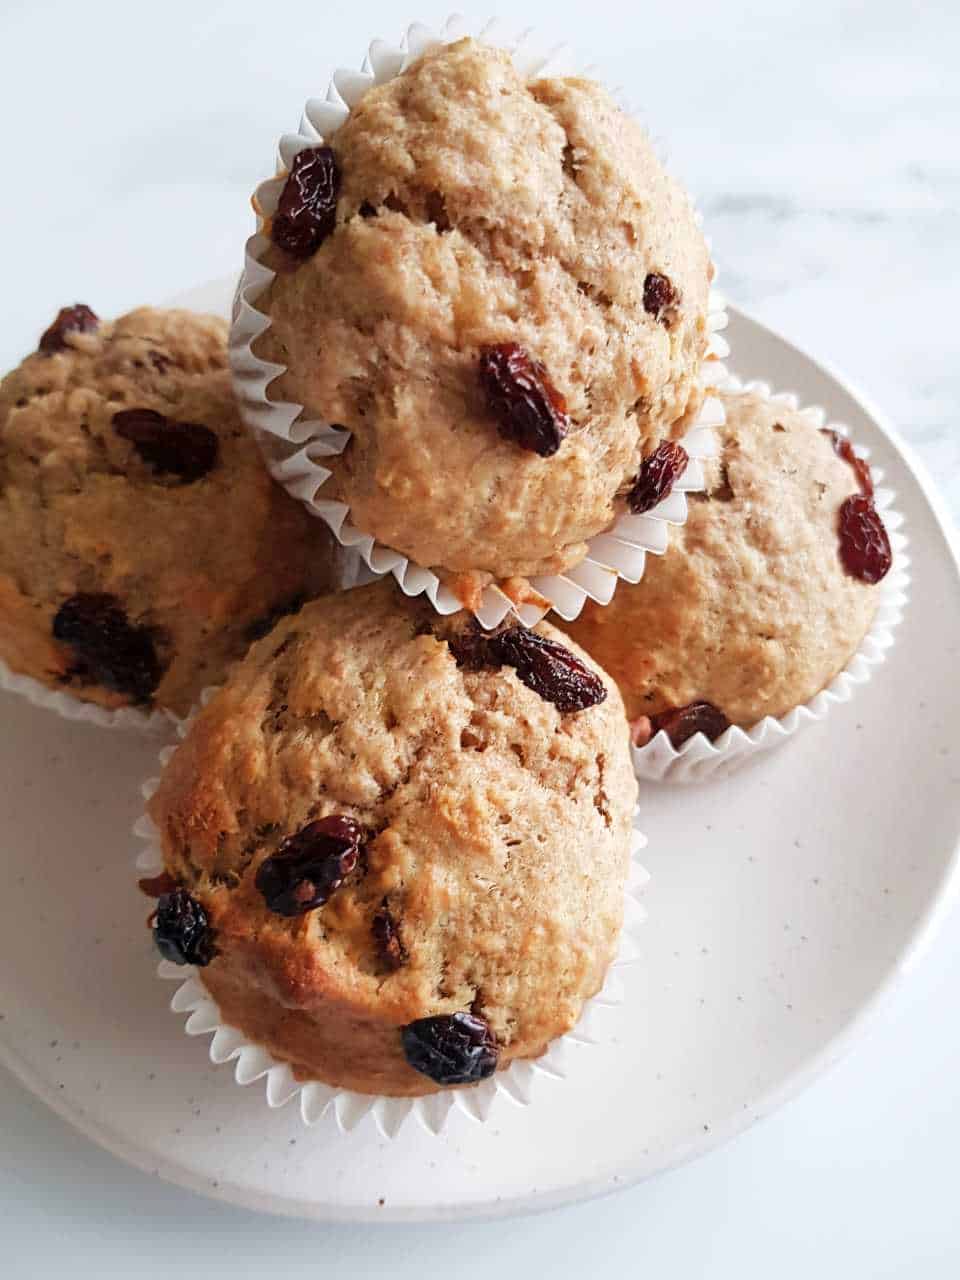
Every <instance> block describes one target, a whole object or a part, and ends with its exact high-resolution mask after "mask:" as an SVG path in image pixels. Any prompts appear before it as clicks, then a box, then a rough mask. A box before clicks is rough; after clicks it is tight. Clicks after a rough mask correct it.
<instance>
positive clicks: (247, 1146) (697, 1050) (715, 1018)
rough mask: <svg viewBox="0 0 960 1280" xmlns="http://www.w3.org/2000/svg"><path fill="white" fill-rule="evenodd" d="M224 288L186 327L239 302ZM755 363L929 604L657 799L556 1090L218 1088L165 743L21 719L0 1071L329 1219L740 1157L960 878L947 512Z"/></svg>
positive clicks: (831, 1053)
mask: <svg viewBox="0 0 960 1280" xmlns="http://www.w3.org/2000/svg"><path fill="white" fill-rule="evenodd" d="M228 295H229V287H228V285H225V284H221V285H219V286H212V287H211V288H209V289H203V290H198V291H197V292H196V293H194V294H192V295H190V297H189V298H188V299H186V300H181V301H185V302H186V303H187V305H193V306H197V307H205V308H211V309H213V308H217V309H222V308H224V307H225V306H226V305H227V304H228ZM730 337H731V343H732V346H733V349H734V351H735V352H736V353H737V363H736V368H737V372H739V373H740V374H741V375H742V376H744V377H750V378H753V377H762V378H765V379H766V380H768V381H769V382H771V383H772V384H773V385H774V386H777V387H785V388H790V389H792V390H794V391H796V392H797V393H798V394H799V395H800V396H801V398H802V399H803V401H804V402H805V403H807V404H817V403H819V404H823V405H824V406H826V408H827V409H828V410H829V411H830V413H831V414H832V415H833V416H835V417H836V418H838V419H840V420H841V421H843V422H846V423H847V424H848V425H849V426H850V428H851V430H852V431H853V433H854V435H855V438H856V439H857V440H858V441H862V442H863V443H864V444H867V445H869V446H871V447H872V449H873V450H874V457H875V459H876V461H877V462H878V463H879V465H881V466H883V467H884V469H885V470H886V473H887V483H889V484H890V485H891V486H892V487H893V488H895V489H896V490H897V491H898V494H899V503H898V505H899V507H900V509H901V510H902V511H903V512H904V514H905V515H906V517H907V531H908V533H909V535H910V540H911V553H912V558H913V586H912V601H911V606H910V608H909V610H908V611H907V616H906V618H905V620H904V623H903V627H902V631H901V633H900V636H899V640H898V643H897V645H896V647H895V649H894V650H893V653H892V655H891V657H890V659H889V661H888V663H887V665H886V666H885V667H884V668H883V669H882V670H881V671H880V672H878V674H877V676H876V677H875V678H874V680H873V681H872V682H871V684H870V685H869V686H867V687H866V688H865V689H863V690H862V692H861V693H860V694H859V695H858V697H857V698H856V700H855V701H854V702H853V703H852V704H851V705H849V706H846V707H840V708H837V709H836V710H835V711H834V713H833V714H832V715H831V716H830V718H829V720H828V722H827V723H825V724H822V725H818V726H814V727H812V728H810V729H809V730H808V731H807V732H806V733H805V734H803V735H801V736H800V737H799V738H797V739H796V741H794V742H792V743H790V744H789V745H788V746H786V747H784V748H783V750H780V751H777V752H772V753H770V755H769V756H768V757H762V756H761V757H758V759H757V761H756V763H754V764H752V765H750V766H749V767H747V768H746V769H745V770H744V772H742V773H740V774H737V775H736V776H735V777H733V778H730V779H729V780H725V781H720V782H715V783H711V784H708V785H705V786H702V787H690V788H684V789H678V788H660V789H657V788H656V787H652V786H651V787H646V788H645V789H644V791H643V794H642V797H641V799H642V805H643V826H644V829H645V830H646V832H647V833H648V835H649V837H650V845H649V849H648V851H647V855H646V856H645V862H646V865H647V866H648V868H649V870H650V871H651V873H652V876H653V879H652V881H651V884H650V886H649V889H648V892H647V896H646V901H647V905H648V908H649V912H650V919H649V922H648V924H647V926H646V929H645V933H644V938H643V942H642V948H643V956H642V963H641V964H640V965H637V966H634V967H633V968H632V969H631V970H630V971H629V973H628V974H627V976H626V979H625V981H626V983H627V1002H626V1005H625V1007H624V1009H623V1010H622V1011H621V1017H620V1020H619V1021H618V1023H617V1026H616V1028H615V1031H614V1034H613V1035H612V1037H611V1038H610V1039H608V1040H606V1041H605V1042H604V1043H602V1044H599V1045H584V1046H578V1047H576V1051H575V1052H574V1053H573V1054H572V1055H571V1058H570V1060H569V1072H568V1077H567V1079H566V1080H564V1081H552V1080H547V1081H545V1082H544V1087H543V1088H542V1089H541V1090H540V1091H539V1093H538V1096H537V1097H536V1099H535V1100H534V1102H533V1103H532V1104H531V1105H530V1106H528V1107H525V1108H519V1107H516V1108H515V1107H513V1106H511V1105H510V1104H509V1103H507V1104H505V1105H504V1106H503V1107H501V1108H499V1109H497V1110H496V1111H495V1112H494V1113H493V1114H492V1115H491V1118H490V1120H489V1121H488V1123H487V1124H485V1125H481V1124H478V1123H477V1122H475V1121H473V1120H471V1119H469V1118H468V1117H467V1116H466V1115H463V1114H460V1113H456V1114H454V1115H453V1116H452V1117H451V1122H450V1123H449V1124H448V1126H447V1128H446V1130H445V1131H444V1133H443V1134H442V1135H441V1136H440V1137H435V1136H432V1135H431V1134H428V1133H427V1132H425V1131H424V1130H422V1129H420V1128H418V1127H417V1126H405V1127H404V1129H403V1130H402V1131H401V1133H400V1135H399V1136H398V1137H397V1138H396V1139H394V1140H393V1141H387V1140H385V1139H383V1138H381V1137H380V1136H379V1135H378V1134H377V1131H376V1128H375V1127H374V1125H373V1123H372V1120H370V1118H369V1117H368V1118H367V1121H365V1122H364V1123H362V1124H360V1125H358V1126H357V1128H356V1129H355V1130H354V1131H353V1132H352V1133H350V1134H349V1135H341V1134H339V1133H338V1132H337V1131H336V1130H335V1128H334V1127H333V1120H332V1118H330V1119H329V1121H328V1122H324V1123H321V1124H320V1125H319V1126H318V1127H316V1128H314V1129H311V1130H307V1129H305V1128H304V1127H303V1125H302V1123H301V1120H300V1115H299V1112H298V1111H297V1110H296V1108H295V1107H292V1106H291V1107H286V1108H282V1109H280V1110H277V1111H269V1110H268V1109H267V1108H266V1106H265V1105H264V1100H263V1090H262V1088H260V1087H257V1086H253V1087H251V1088H248V1089H241V1088H238V1087H237V1085H236V1084H235V1083H234V1081H233V1078H232V1074H231V1071H230V1068H229V1067H227V1066H224V1067H220V1068H216V1067H213V1066H212V1065H211V1063H210V1061H209V1059H208V1058H207V1044H206V1040H205V1039H195V1040H190V1039H187V1038H186V1037H185V1036H184V1035H183V1033H182V1031H181V1028H180V1025H179V1019H177V1018H175V1017H174V1016H173V1015H172V1014H171V1013H170V1012H169V1011H168V1009H167V1007H166V1002H167V1000H168V998H169V997H168V994H167V992H166V990H165V988H164V986H163V984H161V983H158V982H157V981H156V978H155V977H154V970H155V964H154V957H153V954H152V952H151V949H150V944H149V941H148V937H147V931H146V929H145V928H144V927H143V926H144V920H145V917H146V915H147V911H148V904H147V903H146V902H145V900H144V899H143V898H142V897H140V896H139V895H138V894H137V891H136V889H135V888H134V887H133V886H132V883H131V877H130V874H129V867H130V857H131V837H130V835H129V831H130V825H131V823H132V822H133V820H134V818H135V817H136V816H137V812H138V807H139V796H138V790H137V784H138V782H139V780H140V779H141V778H143V777H144V776H145V775H147V774H148V773H149V772H150V769H151V768H152V764H153V759H154V755H155V752H156V744H155V743H152V742H143V741H141V740H140V739H138V738H137V737H135V736H130V735H124V734H117V733H104V732H102V731H100V730H98V729H97V728H95V727H94V726H91V725H85V724H71V723H67V722H65V721H63V720H61V719H58V718H57V717H56V716H53V715H50V714H47V713H45V712H42V711H39V710H37V709H35V708H33V707H31V706H30V705H28V704H27V703H26V702H24V701H23V700H18V699H16V698H12V697H9V696H0V779H2V783H3V785H2V787H0V823H2V826H0V831H2V836H0V849H2V858H3V893H2V895H0V1059H2V1060H3V1061H4V1062H6V1063H7V1065H8V1066H9V1067H10V1068H11V1069H12V1070H13V1071H14V1072H15V1073H16V1075H17V1076H19V1078H20V1079H21V1080H22V1081H23V1082H24V1083H25V1084H26V1085H27V1086H28V1087H29V1088H30V1089H32V1090H33V1091H34V1092H35V1093H36V1094H37V1095H38V1096H40V1097H41V1098H43V1099H45V1101H47V1102H48V1103H49V1104H50V1105H51V1106H52V1107H54V1108H55V1110H57V1111H58V1112H59V1113H60V1114H61V1115H63V1116H64V1117H65V1118H66V1119H68V1120H69V1121H71V1122H72V1123H73V1124H75V1125H76V1126H77V1128H79V1129H81V1130H82V1131H83V1132H84V1133H86V1134H88V1135H89V1136H90V1137H91V1138H93V1139H94V1140H95V1141H97V1142H99V1143H101V1144H102V1145H103V1146H105V1147H107V1148H108V1149H110V1150H111V1151H114V1152H115V1153H116V1154H117V1155H118V1156H121V1157H122V1158H124V1159H126V1160H129V1161H130V1162H132V1163H133V1164H135V1165H138V1166H139V1167H140V1168H142V1169H146V1170H148V1171H151V1172H155V1173H157V1174H159V1175H160V1176H161V1177H164V1178H168V1179H170V1180H172V1181H174V1182H178V1183H181V1184H182V1185H184V1186H187V1187H191V1188H193V1189H195V1190H197V1191H201V1192H205V1193H206V1194H208V1195H214V1196H219V1197H221V1198H223V1199H226V1200H231V1201H234V1202H236V1203H238V1204H242V1205H247V1206H249V1207H251V1208H257V1209H266V1210H271V1211H275V1212H278V1213H287V1214H298V1215H303V1216H306V1217H312V1218H319V1219H329V1220H385V1219H394V1220H406V1221H410V1220H425V1219H443V1218H455V1217H468V1216H481V1215H498V1214H507V1213H513V1212H520V1211H524V1210H530V1209H535V1208H545V1207H547V1206H550V1205H558V1204H562V1203H564V1202H566V1201H571V1200H577V1199H582V1198H584V1197H587V1196H591V1195H598V1194H600V1193H602V1192H605V1191H610V1190H612V1189H614V1188H616V1187H618V1186H624V1185H626V1184H628V1183H630V1182H634V1181H636V1180H637V1179H639V1178H642V1177H644V1176H646V1175H648V1174H651V1173H654V1172H656V1171H657V1170H660V1169H663V1168H665V1167H667V1166H669V1165H671V1164H675V1163H677V1162H678V1161H681V1160H684V1159H687V1158H689V1157H691V1156H694V1155H696V1154H699V1153H700V1152H703V1151H705V1150H707V1149H708V1148H709V1147H710V1146H712V1145H714V1144H715V1143H718V1142H720V1141H723V1140H725V1139H727V1138H729V1137H731V1136H732V1135H734V1134H735V1133H737V1132H738V1131H739V1130H741V1129H743V1128H744V1127H745V1126H746V1125H749V1124H751V1123H753V1122H754V1121H755V1120H757V1119H758V1118H759V1117H760V1116H762V1115H763V1114H765V1113H766V1112H769V1111H770V1110H771V1109H772V1108H774V1107H775V1106H778V1105H779V1104H780V1103H782V1102H783V1101H784V1100H785V1099H786V1098H788V1097H789V1096H790V1095H791V1094H792V1093H794V1092H795V1091H796V1090H797V1089H799V1088H800V1087H801V1086H802V1085H804V1084H806V1083H807V1082H808V1081H809V1080H810V1079H811V1078H812V1077H813V1076H814V1074H815V1073H816V1072H818V1071H819V1070H821V1069H823V1068H824V1067H825V1066H826V1065H827V1064H828V1063H830V1062H831V1061H832V1060H834V1059H835V1058H836V1057H837V1056H838V1055H839V1053H840V1052H841V1050H842V1049H843V1048H844V1047H845V1045H846V1044H847V1043H848V1041H849V1039H850V1036H851V1034H852V1033H853V1032H854V1030H855V1029H856V1028H858V1027H859V1026H860V1025H861V1023H862V1022H863V1019H864V1015H865V1014H866V1013H867V1012H868V1011H869V1009H870V1008H871V1006H872V1005H873V1004H874V1003H875V1002H876V1000H877V999H878V997H880V996H881V995H882V993H883V992H884V991H885V990H887V989H888V988H889V987H890V985H891V983H892V982H893V981H894V980H895V979H897V978H898V977H899V976H901V975H902V974H903V973H904V972H905V971H906V970H907V968H908V967H909V965H910V964H911V963H913V962H915V961H916V959H917V957H918V955H919V954H920V951H921V950H922V944H923V943H924V941H925V940H926V939H929V937H930V936H931V932H932V929H933V927H934V924H935V921H936V919H937V918H938V916H939V915H940V913H941V911H942V910H943V909H944V908H945V906H946V903H947V901H948V898H949V897H950V896H951V894H950V892H949V889H950V887H952V886H955V885H956V882H957V877H956V876H955V875H953V871H954V868H955V861H956V860H955V849H956V846H957V841H958V835H960V754H958V750H957V745H956V730H955V726H956V725H957V724H958V723H960V683H958V681H957V679H956V667H957V660H958V654H957V649H958V641H960V589H958V572H957V564H956V559H955V555H954V552H953V550H952V548H951V541H950V535H949V534H948V533H947V532H946V528H945V523H944V521H943V518H942V516H941V514H940V512H939V509H938V506H937V500H936V498H935V497H934V495H933V494H932V493H931V491H930V488H929V486H928V484H927V483H926V481H925V480H924V479H923V478H922V476H919V475H918V473H917V470H916V467H915V465H914V463H913V461H912V460H911V459H910V458H909V457H908V456H905V454H904V450H903V446H902V444H901V443H900V442H899V441H898V440H897V439H896V438H895V437H894V436H893V435H892V433H891V431H890V430H889V428H888V427H887V426H886V425H885V424H884V423H883V422H882V419H881V418H880V416H879V415H878V414H877V413H875V412H874V411H872V410H870V409H869V408H867V407H866V405H865V404H864V403H863V401H862V400H861V399H860V398H859V397H858V396H856V395H855V394H854V393H853V392H851V391H850V390H849V389H848V388H847V387H845V386H844V384H843V383H842V382H841V381H840V380H839V379H838V378H836V377H834V376H832V375H831V374H830V373H828V372H827V371H826V370H825V369H824V368H823V367H822V366H820V365H818V364H815V363H814V362H813V361H812V360H810V359H809V358H808V357H806V356H804V355H802V354H801V353H800V352H798V351H797V350H796V349H794V348H793V347H791V346H790V345H789V344H787V343H786V342H784V341H783V340H781V339H780V338H778V337H776V336H775V335H774V334H772V333H770V332H769V331H767V330H765V329H763V328H762V327H761V326H759V325H758V324H756V323H754V322H753V321H750V320H748V319H746V318H745V317H744V316H742V315H739V314H737V312H736V311H732V312H731V332H730Z"/></svg>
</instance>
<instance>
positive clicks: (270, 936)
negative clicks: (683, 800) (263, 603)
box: [150, 582, 636, 1096]
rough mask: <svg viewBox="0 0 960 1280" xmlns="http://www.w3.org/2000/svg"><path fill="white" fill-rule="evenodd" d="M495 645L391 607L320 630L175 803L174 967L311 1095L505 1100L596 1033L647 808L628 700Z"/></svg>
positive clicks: (508, 645)
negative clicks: (184, 970)
mask: <svg viewBox="0 0 960 1280" xmlns="http://www.w3.org/2000/svg"><path fill="white" fill-rule="evenodd" d="M474 626H475V624H472V622H468V621H466V619H465V615H462V614H461V615H458V616H457V617H455V618H454V619H452V620H451V619H441V618H439V617H438V616H437V615H436V614H435V613H434V612H433V611H432V610H431V608H430V606H429V604H425V603H424V602H423V601H422V600H420V601H410V600H407V599H406V598H405V597H404V596H403V595H402V594H401V593H400V591H399V590H398V589H397V588H396V587H395V585H394V584H392V583H390V582H379V583H376V584H374V585H372V586H369V587H362V588H359V589H358V590H355V591H351V592H347V593H345V594H340V595H337V596H330V597H327V598H325V599H323V600H318V601H316V602H314V603H312V604H309V605H307V606H306V607H305V608H304V609H303V610H302V611H301V613H300V614H299V615H298V616H297V617H295V618H289V619H284V620H283V621H281V622H280V623H279V624H278V625H277V627H276V628H275V630H274V631H273V632H272V633H271V634H270V635H269V636H267V637H266V638H265V639H263V640H261V641H260V642H259V643H258V644H256V645H255V646H254V647H253V648H252V649H251V650H250V653H249V654H248V656H247V657H246V659H245V660H244V661H243V662H242V663H240V664H238V666H237V667H235V668H234V671H233V673H232V675H231V677H230V679H229V681H228V682H227V684H226V685H225V686H224V688H223V689H222V690H221V691H220V692H219V693H218V694H217V696H216V697H215V698H214V699H213V700H212V701H211V702H210V703H209V704H208V705H207V707H206V708H205V709H204V710H203V711H202V712H201V714H200V715H199V716H198V718H197V719H196V721H195V722H194V723H193V726H192V727H191V729H190V731H189V733H188V735H187V737H186V739H185V740H184V742H183V743H182V745H181V746H180V747H179V748H178V750H177V752H176V753H175V755H174V756H173V758H172V759H171V761H170V763H169V764H168V766H167V768H166V771H165V773H164V776H163V778H162V781H161V783H160V787H159V790H158V791H157V792H156V794H155V795H154V797H153V799H152V801H151V804H150V813H151V815H152V817H153V819H154V821H155V823H156V825H157V827H158V829H159V831H160V834H161V840H162V846H163V854H164V861H165V865H166V869H167V877H168V878H167V880H166V883H165V885H164V886H162V887H164V888H165V890H166V891H165V892H164V894H163V896H162V897H161V898H160V900H159V903H158V909H157V913H156V917H155V923H154V928H155V936H156V939H157V942H158V945H159V946H160V949H161V951H162V952H163V954H164V955H166V956H167V957H168V958H170V959H173V960H177V961H180V962H181V963H185V962H190V963H195V964H198V965H200V966H202V967H201V968H200V970H199V972H200V975H201V977H202V980H203V982H204V983H205V985H206V986H207V987H208V989H209V990H210V992H211V994H212V995H213V997H214V999H215V1000H216V1001H217V1003H218V1005H219V1007H220V1010H221V1013H222V1015H223V1018H224V1021H225V1022H227V1023H229V1024H231V1025H233V1026H236V1027H239V1028H240V1029H241V1030H242V1031H243V1032H244V1033H245V1034H246V1035H247V1036H249V1037H250V1038H251V1039H253V1040H255V1041H257V1042H259V1043H260V1044H263V1045H265V1046H266V1047H267V1048H268V1049H269V1050H270V1051H271V1052H272V1053H273V1054H274V1055H275V1056H276V1057H277V1058H280V1059H283V1060H285V1061H287V1062H289V1063H291V1064H292V1066H293V1068H294V1071H295V1073H296V1074H297V1076H298V1077H299V1078H301V1079H320V1080H324V1081H327V1082H328V1083H330V1084H332V1085H336V1086H342V1087H346V1088H350V1089H356V1090H359V1091H361V1092H366V1093H378V1094H393V1095H401V1096H414V1095H417V1094H422V1093H429V1092H433V1091H435V1090H436V1089H437V1088H438V1087H440V1086H441V1085H445V1084H467V1083H471V1082H474V1081H476V1080H479V1079H483V1078H484V1077H486V1076H488V1075H490V1074H492V1072H493V1070H494V1069H495V1068H496V1067H497V1066H499V1067H504V1066H506V1065H508V1064H509V1063H510V1062H511V1061H512V1060H513V1059H515V1058H529V1057H535V1056H537V1055H539V1054H540V1053H542V1052H543V1051H544V1050H545V1048H546V1047H547V1045H548V1043H549V1042H550V1041H551V1040H552V1039H553V1038H554V1037H555V1036H559V1035H561V1034H562V1033H564V1032H565V1031H567V1030H568V1029H569V1028H570V1027H572V1026H573V1024H574V1023H575V1022H576V1020H577V1017H578V1015H579V1013H580V1010H581V1007H582V1005H583V1003H584V1001H585V1000H587V999H588V998H589V997H590V996H592V995H593V994H594V993H595V992H596V991H597V990H598V989H599V988H600V986H601V984H602V982H603V979H604V974H605V972H606V969H607V966H608V965H609V963H610V961H611V960H612V958H613V956H614V954H615V951H616V948H617V942H618V934H619V930H620V926H621V921H622V913H623V891H624V883H625V876H626V872H627V863H628V857H629V832H630V827H631V816H632V812H633V807H634V803H635V797H636V783H635V780H634V778H633V776H632V772H631V766H630V758H629V747H628V733H627V724H626V720H625V718H624V715H623V706H622V703H621V701H620V697H619V694H618V693H617V691H616V689H615V687H614V686H613V684H612V682H610V681H608V679H607V678H606V677H605V676H603V674H602V673H601V672H599V669H598V668H597V667H596V666H595V665H594V664H592V663H590V662H589V660H588V659H586V658H583V659H582V661H581V658H582V655H579V653H578V651H574V650H573V647H572V646H570V647H566V645H567V642H566V641H564V646H563V647H561V646H559V645H558V644H557V633H556V632H555V631H553V629H552V628H550V627H549V626H546V625H543V624H541V625H540V626H538V627H537V628H536V629H535V631H527V630H526V629H525V628H522V627H515V628H510V629H506V630H502V631H500V632H498V633H495V634H493V635H491V634H490V633H482V632H480V631H479V630H478V629H474ZM175 886H176V887H175Z"/></svg>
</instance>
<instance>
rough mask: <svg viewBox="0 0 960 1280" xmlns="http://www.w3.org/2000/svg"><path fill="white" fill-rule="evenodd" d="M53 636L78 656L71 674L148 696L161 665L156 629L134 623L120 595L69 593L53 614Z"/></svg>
mask: <svg viewBox="0 0 960 1280" xmlns="http://www.w3.org/2000/svg"><path fill="white" fill-rule="evenodd" d="M53 638H54V639H55V640H59V641H60V643H61V644H66V645H69V646H70V648H71V649H72V650H73V653H74V655H75V656H76V659H77V664H78V665H77V666H76V667H75V668H74V670H73V671H72V672H71V674H72V675H73V676H75V677H77V678H79V679H81V680H83V681H85V682H86V683H89V684H101V685H103V686H104V687H105V688H107V689H113V690H114V691H115V692H116V693H124V694H127V695H128V696H129V697H131V698H133V699H134V700H135V701H137V702H148V701H149V700H150V698H151V696H152V694H153V692H154V690H155V689H156V687H157V685H158V684H159V683H160V677H161V676H162V675H163V667H162V666H161V663H160V660H159V658H158V657H157V651H156V647H155V645H154V637H153V632H152V631H151V629H150V628H149V627H144V626H137V625H135V624H134V623H131V622H130V621H129V619H128V618H127V615H126V613H125V612H124V610H123V607H122V605H121V604H120V602H119V600H117V598H116V596H111V595H106V594H103V593H96V592H81V593H79V594H78V595H74V596H70V598H69V599H67V600H65V601H64V602H63V604H62V605H61V606H60V608H59V609H58V610H57V613H56V616H55V617H54V619H53Z"/></svg>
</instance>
